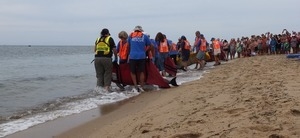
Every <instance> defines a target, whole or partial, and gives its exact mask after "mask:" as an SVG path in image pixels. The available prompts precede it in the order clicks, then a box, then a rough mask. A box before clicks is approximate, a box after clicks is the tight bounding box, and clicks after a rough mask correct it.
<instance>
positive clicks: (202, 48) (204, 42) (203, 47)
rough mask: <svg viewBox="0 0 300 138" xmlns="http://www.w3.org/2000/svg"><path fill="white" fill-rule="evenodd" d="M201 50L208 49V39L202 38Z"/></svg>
mask: <svg viewBox="0 0 300 138" xmlns="http://www.w3.org/2000/svg"><path fill="white" fill-rule="evenodd" d="M200 50H201V51H203V52H205V51H206V40H205V39H201V45H200Z"/></svg>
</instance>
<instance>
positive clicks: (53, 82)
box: [0, 46, 212, 137]
mask: <svg viewBox="0 0 300 138" xmlns="http://www.w3.org/2000/svg"><path fill="white" fill-rule="evenodd" d="M92 49H93V47H92V46H0V137H4V136H7V135H9V134H13V133H15V132H18V131H21V130H25V129H28V128H29V127H32V126H34V125H37V124H40V123H44V122H47V121H50V120H54V119H56V118H59V117H64V116H68V115H71V114H76V113H80V112H83V111H86V110H90V109H93V108H97V107H98V106H100V105H102V104H106V103H111V102H116V101H120V100H124V99H126V98H130V97H132V96H136V95H138V94H139V93H132V92H130V89H131V88H130V86H129V87H126V91H123V92H118V91H117V90H118V88H117V87H116V86H115V85H114V84H112V87H113V90H115V91H114V92H112V93H105V92H104V91H103V90H101V89H96V88H95V86H96V77H95V69H94V64H91V61H92V60H93V57H94V55H93V52H92V51H93V50H92ZM211 67H212V64H210V63H209V64H208V65H207V67H206V68H211ZM190 68H192V67H190ZM205 72H208V69H207V70H205V71H188V72H179V73H178V77H177V82H178V84H181V83H184V82H188V81H193V80H196V79H200V78H201V76H202V74H203V73H205ZM155 89H156V90H158V89H159V88H155Z"/></svg>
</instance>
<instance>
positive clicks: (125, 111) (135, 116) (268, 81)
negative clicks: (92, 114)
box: [56, 55, 300, 138]
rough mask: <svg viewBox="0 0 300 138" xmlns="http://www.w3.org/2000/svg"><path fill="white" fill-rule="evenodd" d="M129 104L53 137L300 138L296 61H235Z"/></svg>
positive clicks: (299, 70) (281, 57)
mask: <svg viewBox="0 0 300 138" xmlns="http://www.w3.org/2000/svg"><path fill="white" fill-rule="evenodd" d="M129 101H130V102H128V103H125V104H124V105H123V106H118V109H116V110H114V111H113V112H110V113H108V114H105V115H104V116H102V117H99V118H97V119H95V120H93V121H90V122H88V123H86V124H82V125H79V126H78V127H76V128H74V129H71V130H69V131H66V132H64V133H62V134H60V135H58V136H56V137H57V138H67V137H90V138H98V137H104V138H106V137H107V138H115V137H125V138H126V137H133V138H139V137H152V138H159V137H170V138H181V137H186V138H192V137H193V138H194V137H195V138H196V137H236V138H240V137H271V138H277V137H300V61H297V60H290V59H286V58H285V56H284V55H279V56H256V57H251V58H242V59H237V60H235V61H233V62H229V63H227V64H222V65H220V66H217V67H216V68H215V69H212V70H211V72H210V73H208V74H206V75H204V77H203V78H202V79H200V80H197V81H193V82H189V83H185V84H183V85H181V86H180V87H177V88H171V89H164V90H161V91H159V92H153V93H145V94H142V95H140V96H138V97H136V98H135V99H132V100H129Z"/></svg>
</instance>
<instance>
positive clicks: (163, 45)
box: [159, 39, 169, 53]
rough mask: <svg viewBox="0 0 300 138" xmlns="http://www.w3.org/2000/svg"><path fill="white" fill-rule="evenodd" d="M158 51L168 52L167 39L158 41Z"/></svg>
mask: <svg viewBox="0 0 300 138" xmlns="http://www.w3.org/2000/svg"><path fill="white" fill-rule="evenodd" d="M159 52H161V53H166V52H169V46H168V41H167V39H164V41H163V42H160V44H159Z"/></svg>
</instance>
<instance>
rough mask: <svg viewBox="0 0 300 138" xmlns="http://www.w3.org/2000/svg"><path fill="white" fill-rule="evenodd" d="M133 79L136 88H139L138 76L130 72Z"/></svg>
mask: <svg viewBox="0 0 300 138" xmlns="http://www.w3.org/2000/svg"><path fill="white" fill-rule="evenodd" d="M130 76H131V79H132V81H133V84H134V87H136V88H137V82H136V75H135V73H132V72H130Z"/></svg>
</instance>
